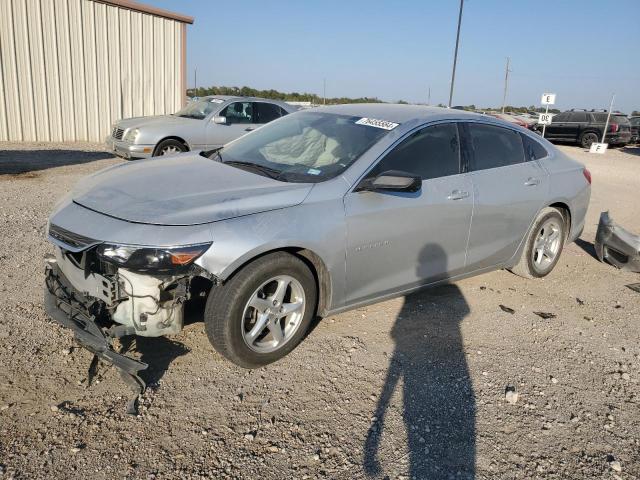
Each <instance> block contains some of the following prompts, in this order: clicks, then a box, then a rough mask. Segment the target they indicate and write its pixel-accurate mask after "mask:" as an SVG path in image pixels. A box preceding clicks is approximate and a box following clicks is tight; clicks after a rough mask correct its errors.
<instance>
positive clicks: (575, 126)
mask: <svg viewBox="0 0 640 480" xmlns="http://www.w3.org/2000/svg"><path fill="white" fill-rule="evenodd" d="M590 119H591V117H590V115H589V114H588V113H587V112H571V114H570V115H569V121H568V122H567V124H566V127H565V129H564V132H565V134H566V136H567V140H571V141H572V142H577V141H578V140H579V139H580V134H581V133H582V131H583V130H584V128H585V127H587V126H588V125H589V120H590Z"/></svg>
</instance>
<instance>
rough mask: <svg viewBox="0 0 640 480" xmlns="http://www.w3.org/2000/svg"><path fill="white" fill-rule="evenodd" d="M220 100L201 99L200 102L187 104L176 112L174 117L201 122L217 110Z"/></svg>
mask: <svg viewBox="0 0 640 480" xmlns="http://www.w3.org/2000/svg"><path fill="white" fill-rule="evenodd" d="M219 102H220V100H218V99H216V98H203V99H201V100H194V101H192V102H189V103H187V105H186V106H185V107H184V108H182V109H181V110H178V111H177V112H176V113H175V114H174V115H176V116H178V117H184V118H195V119H196V120H202V119H204V118H206V117H207V116H208V115H209V114H210V113H211V112H213V111H214V110H215V109H216V108H218V103H219Z"/></svg>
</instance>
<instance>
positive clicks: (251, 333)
mask: <svg viewBox="0 0 640 480" xmlns="http://www.w3.org/2000/svg"><path fill="white" fill-rule="evenodd" d="M304 311H305V295H304V289H303V288H302V285H301V284H300V282H299V281H298V280H296V279H295V278H293V277H290V276H288V275H279V276H277V277H273V278H271V279H269V280H267V281H266V282H264V283H263V284H262V285H261V286H260V287H259V288H258V289H257V290H256V291H255V292H253V294H252V295H251V297H250V298H249V301H248V302H247V304H246V306H245V307H244V311H243V314H242V336H243V338H244V341H245V343H246V345H247V346H248V347H249V348H250V349H251V350H253V351H255V352H259V353H270V352H273V351H276V350H278V349H279V348H281V347H282V346H283V345H284V344H286V343H287V342H288V341H289V340H290V339H291V338H292V337H293V336H294V335H295V333H296V332H297V330H298V327H299V326H300V323H301V322H302V318H303V316H304Z"/></svg>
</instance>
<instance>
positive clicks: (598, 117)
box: [591, 113, 607, 123]
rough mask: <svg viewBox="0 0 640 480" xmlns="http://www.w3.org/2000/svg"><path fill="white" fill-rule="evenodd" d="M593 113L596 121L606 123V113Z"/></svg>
mask: <svg viewBox="0 0 640 480" xmlns="http://www.w3.org/2000/svg"><path fill="white" fill-rule="evenodd" d="M591 115H592V116H593V119H594V121H596V122H598V123H604V122H606V121H607V114H606V113H592V114H591Z"/></svg>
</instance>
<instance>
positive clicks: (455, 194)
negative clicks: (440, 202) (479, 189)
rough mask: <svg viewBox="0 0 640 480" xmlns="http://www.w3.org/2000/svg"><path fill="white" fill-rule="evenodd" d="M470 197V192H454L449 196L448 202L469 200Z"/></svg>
mask: <svg viewBox="0 0 640 480" xmlns="http://www.w3.org/2000/svg"><path fill="white" fill-rule="evenodd" d="M468 196H469V192H464V191H462V190H454V191H453V192H451V193H450V194H449V196H448V197H447V200H462V199H463V198H467V197H468Z"/></svg>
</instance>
